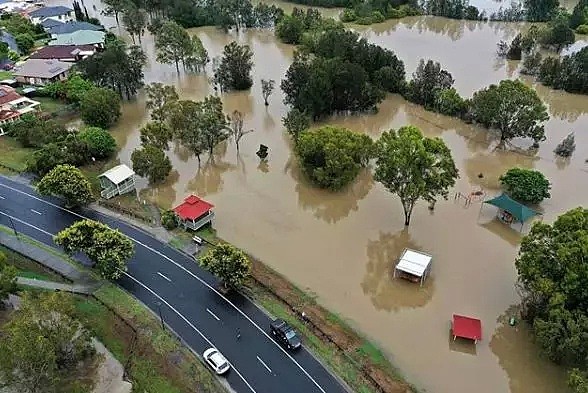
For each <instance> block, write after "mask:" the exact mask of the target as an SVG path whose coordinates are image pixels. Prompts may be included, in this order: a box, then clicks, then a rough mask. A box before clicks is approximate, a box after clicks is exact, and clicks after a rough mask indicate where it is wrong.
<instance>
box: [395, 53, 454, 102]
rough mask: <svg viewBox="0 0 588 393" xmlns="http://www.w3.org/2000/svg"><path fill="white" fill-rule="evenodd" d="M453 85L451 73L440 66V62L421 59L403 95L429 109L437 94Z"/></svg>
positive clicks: (435, 100)
mask: <svg viewBox="0 0 588 393" xmlns="http://www.w3.org/2000/svg"><path fill="white" fill-rule="evenodd" d="M452 85H453V77H452V76H451V74H450V73H449V72H447V71H445V70H444V69H442V68H441V64H439V63H435V62H433V60H428V61H427V62H426V63H425V61H424V60H422V59H421V61H420V62H419V65H418V66H417V69H416V71H415V72H414V74H413V75H412V79H411V81H410V82H408V86H407V87H406V92H405V96H406V98H407V99H408V100H409V101H412V102H414V103H416V104H419V105H422V106H424V107H425V108H427V109H431V108H433V107H434V106H435V104H436V102H437V97H438V95H439V94H440V93H441V92H443V91H444V90H448V89H449V88H451V86H452Z"/></svg>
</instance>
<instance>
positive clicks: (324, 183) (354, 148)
mask: <svg viewBox="0 0 588 393" xmlns="http://www.w3.org/2000/svg"><path fill="white" fill-rule="evenodd" d="M295 152H296V156H297V157H298V159H299V160H300V166H301V168H302V170H303V172H304V173H305V174H306V176H308V177H309V178H310V180H312V182H313V183H315V184H316V185H318V186H319V187H322V188H328V189H331V190H340V189H342V188H343V187H345V186H346V185H348V184H349V183H351V182H352V181H353V180H354V179H355V177H356V176H357V174H358V173H359V170H360V169H361V168H362V167H365V166H366V165H367V164H368V162H369V160H370V158H371V157H372V153H373V142H372V140H371V138H370V137H369V136H367V135H363V134H359V133H355V132H353V131H351V130H348V129H347V128H342V127H334V126H324V127H321V128H318V129H316V130H306V131H304V132H302V133H301V134H300V135H299V137H298V140H297V142H296V148H295Z"/></svg>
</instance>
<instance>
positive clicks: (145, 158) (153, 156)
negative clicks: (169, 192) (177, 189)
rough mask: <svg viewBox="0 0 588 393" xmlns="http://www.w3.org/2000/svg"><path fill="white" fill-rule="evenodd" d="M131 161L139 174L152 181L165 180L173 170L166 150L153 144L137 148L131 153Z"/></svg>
mask: <svg viewBox="0 0 588 393" xmlns="http://www.w3.org/2000/svg"><path fill="white" fill-rule="evenodd" d="M131 162H132V163H133V170H134V171H135V172H136V173H137V174H138V175H139V176H143V177H146V178H148V179H149V181H150V182H151V183H159V182H162V181H164V180H165V178H166V177H167V176H168V175H169V173H170V172H171V170H172V164H171V161H170V160H169V158H168V157H167V156H166V155H165V152H164V151H163V150H162V149H160V148H158V147H156V146H153V145H144V146H143V147H142V148H141V149H135V150H134V151H133V153H132V154H131Z"/></svg>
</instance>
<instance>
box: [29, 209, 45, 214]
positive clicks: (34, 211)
mask: <svg viewBox="0 0 588 393" xmlns="http://www.w3.org/2000/svg"><path fill="white" fill-rule="evenodd" d="M31 211H32V212H33V213H35V214H38V215H40V216H42V215H43V213H41V212H39V211H36V210H35V209H31Z"/></svg>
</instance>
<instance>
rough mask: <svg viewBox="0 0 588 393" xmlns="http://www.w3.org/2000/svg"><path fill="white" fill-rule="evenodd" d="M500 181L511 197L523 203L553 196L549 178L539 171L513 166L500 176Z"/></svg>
mask: <svg viewBox="0 0 588 393" xmlns="http://www.w3.org/2000/svg"><path fill="white" fill-rule="evenodd" d="M500 183H501V184H502V186H503V187H504V190H505V191H506V193H507V194H508V195H510V197H512V198H513V199H516V200H517V201H519V202H522V203H539V202H541V201H542V200H543V199H545V198H549V197H550V196H551V195H550V194H549V189H550V188H551V185H550V184H549V180H547V179H546V178H545V176H544V175H543V173H541V172H539V171H534V170H531V169H523V168H511V169H509V170H508V171H506V173H505V174H503V175H502V176H500Z"/></svg>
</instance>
